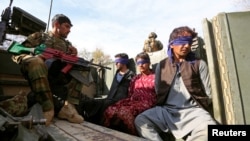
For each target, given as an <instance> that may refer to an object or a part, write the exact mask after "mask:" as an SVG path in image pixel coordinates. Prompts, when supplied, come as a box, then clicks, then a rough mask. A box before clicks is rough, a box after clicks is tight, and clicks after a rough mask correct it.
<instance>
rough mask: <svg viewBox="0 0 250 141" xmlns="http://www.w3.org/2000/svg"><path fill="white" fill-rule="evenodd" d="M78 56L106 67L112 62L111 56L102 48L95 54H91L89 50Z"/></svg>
mask: <svg viewBox="0 0 250 141" xmlns="http://www.w3.org/2000/svg"><path fill="white" fill-rule="evenodd" d="M78 55H79V57H82V58H84V59H85V60H88V61H90V60H92V59H93V63H95V64H100V65H106V64H109V63H111V62H112V59H111V57H110V55H107V54H105V53H104V52H103V50H102V49H100V48H96V50H95V51H93V52H89V51H87V49H84V50H82V51H80V52H79V53H78Z"/></svg>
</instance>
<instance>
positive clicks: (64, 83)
mask: <svg viewBox="0 0 250 141" xmlns="http://www.w3.org/2000/svg"><path fill="white" fill-rule="evenodd" d="M71 27H72V24H71V21H70V19H69V18H68V17H67V16H65V15H63V14H57V15H55V16H54V17H53V19H52V30H51V31H49V32H48V33H44V32H37V33H33V34H31V35H30V36H28V38H27V39H26V40H25V41H24V42H23V43H22V44H23V45H24V46H26V47H36V46H38V45H40V44H45V45H46V47H51V48H53V49H57V50H60V51H63V52H64V53H66V54H70V55H77V49H76V48H75V47H73V46H72V44H71V43H70V42H69V41H67V40H66V38H67V36H68V34H69V32H70V29H71ZM13 60H14V61H15V62H16V63H18V64H20V65H21V71H22V73H23V74H24V76H25V77H26V78H27V80H28V81H29V83H30V86H31V90H32V92H33V94H34V99H35V100H36V101H37V102H38V103H40V104H41V106H42V109H43V112H44V116H45V118H46V119H47V123H46V124H47V125H49V124H50V123H51V121H52V119H53V117H54V115H55V114H58V117H59V118H62V119H67V120H69V121H70V122H73V123H81V122H83V120H84V119H83V117H82V116H80V115H79V114H78V112H77V111H76V109H75V104H77V102H78V101H77V100H75V99H77V96H78V95H79V93H80V90H81V88H79V87H81V85H82V84H81V83H79V82H78V81H76V80H75V79H73V78H70V77H68V76H66V75H65V76H63V75H61V74H60V73H59V72H60V71H57V70H55V71H54V69H58V70H59V69H61V68H62V66H64V65H65V64H63V62H60V60H55V59H54V60H53V59H50V60H45V59H44V57H43V56H42V54H41V55H37V56H33V55H27V54H21V55H18V56H13ZM55 62H56V63H55ZM55 66H57V67H55ZM58 66H59V68H58ZM51 74H52V75H51ZM57 77H58V78H57ZM56 79H57V80H56ZM56 86H59V90H58V91H59V92H57V87H56ZM69 87H70V88H69ZM76 88H78V90H77V89H76ZM65 92H67V96H66V97H71V98H70V99H71V100H70V101H67V100H66V99H65V100H66V102H65V104H64V106H63V107H62V108H61V109H60V111H58V112H59V113H55V111H54V110H55V109H54V108H55V105H54V104H53V94H55V93H57V94H59V97H60V94H61V93H65ZM69 92H70V93H69ZM70 94H72V95H70ZM57 96H58V95H57ZM72 97H73V98H72Z"/></svg>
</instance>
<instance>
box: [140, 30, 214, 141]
mask: <svg viewBox="0 0 250 141" xmlns="http://www.w3.org/2000/svg"><path fill="white" fill-rule="evenodd" d="M196 36H197V33H196V32H194V31H193V30H192V29H190V28H189V27H187V26H183V27H178V28H175V29H174V30H173V31H172V33H171V34H170V39H169V46H168V50H167V54H168V58H165V59H163V60H161V61H160V62H159V63H158V65H157V67H156V70H155V74H156V75H155V89H156V95H157V106H155V107H153V108H151V109H148V110H146V111H144V112H143V113H141V114H139V115H138V116H137V117H136V119H135V126H136V129H137V131H138V134H139V135H140V136H141V137H144V138H147V139H150V140H153V141H162V140H163V138H162V137H161V136H160V135H162V133H164V132H165V133H167V132H170V133H172V134H173V136H174V137H175V138H177V139H180V138H183V139H184V140H187V141H207V139H208V131H207V128H208V125H209V124H211V125H214V124H216V121H215V120H214V118H213V117H212V116H211V115H210V113H209V112H208V111H207V110H208V107H209V105H210V104H211V87H210V78H209V73H208V67H207V65H206V63H205V61H203V60H201V59H198V58H196V57H195V54H194V53H192V52H191V44H192V41H193V38H195V37H196Z"/></svg>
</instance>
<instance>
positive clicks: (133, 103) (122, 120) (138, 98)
mask: <svg viewBox="0 0 250 141" xmlns="http://www.w3.org/2000/svg"><path fill="white" fill-rule="evenodd" d="M135 60H136V64H137V67H138V69H139V71H140V74H137V75H136V76H135V77H134V78H133V79H132V80H131V82H130V85H129V89H128V97H127V98H125V99H122V100H120V101H118V102H116V103H115V104H113V105H111V106H109V107H108V108H107V109H106V110H105V112H104V126H106V127H109V128H113V129H116V130H120V131H122V132H126V133H129V134H132V135H137V132H136V129H135V126H134V119H135V117H136V116H137V115H138V114H139V113H141V112H143V111H144V110H146V109H148V108H151V107H153V106H154V105H155V102H156V94H155V87H154V81H155V74H154V72H153V71H152V70H151V69H150V58H149V56H148V54H147V53H145V52H142V53H139V54H138V55H137V56H136V58H135Z"/></svg>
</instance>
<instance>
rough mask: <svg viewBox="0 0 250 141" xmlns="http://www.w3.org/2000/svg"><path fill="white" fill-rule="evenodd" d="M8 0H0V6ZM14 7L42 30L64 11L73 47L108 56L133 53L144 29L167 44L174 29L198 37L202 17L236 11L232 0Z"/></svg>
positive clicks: (72, 0) (73, 1)
mask: <svg viewBox="0 0 250 141" xmlns="http://www.w3.org/2000/svg"><path fill="white" fill-rule="evenodd" d="M9 3H10V0H1V1H0V10H4V9H5V8H6V7H8V6H9ZM14 6H15V7H19V8H21V9H23V10H24V11H26V12H28V13H30V14H31V15H33V16H35V17H37V18H39V19H40V20H42V21H44V22H45V23H48V21H49V28H48V29H51V26H50V25H51V21H50V20H51V18H52V17H53V16H54V15H55V14H58V13H61V14H65V15H66V16H68V17H69V18H70V20H71V22H72V24H73V27H72V28H71V32H70V34H69V35H68V38H67V39H68V40H69V41H71V42H72V44H73V45H74V46H75V47H76V48H77V49H78V51H79V52H80V51H82V50H84V49H86V50H87V51H88V52H92V51H94V50H96V48H99V49H102V50H103V52H104V53H105V54H107V55H110V57H111V59H113V58H114V55H115V54H117V53H121V52H124V53H127V54H128V55H129V57H135V56H136V54H138V53H140V52H141V51H142V48H143V44H144V40H145V39H147V38H148V35H149V33H150V32H155V33H156V34H157V36H158V37H157V39H158V40H160V41H161V42H162V43H163V46H164V48H167V45H168V44H167V42H168V38H169V34H170V33H171V31H172V30H173V29H174V28H176V27H179V26H189V27H191V28H195V29H196V31H197V32H198V35H199V36H201V37H202V36H203V32H202V21H203V20H205V19H207V20H211V19H212V18H213V17H215V16H216V15H218V14H219V13H221V12H236V11H240V10H239V7H238V6H237V5H236V3H235V0H52V9H51V15H50V6H51V0H13V3H12V7H14ZM49 15H50V16H49Z"/></svg>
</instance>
